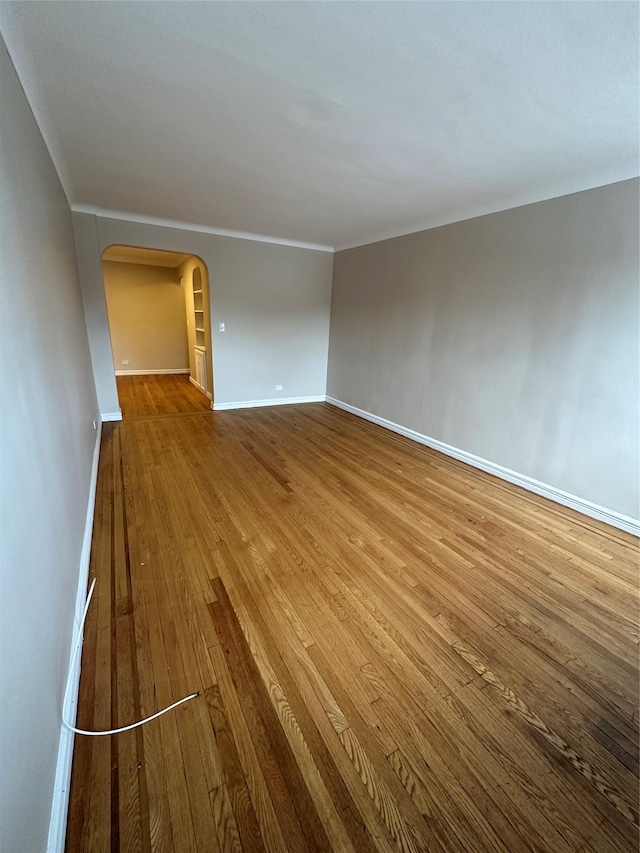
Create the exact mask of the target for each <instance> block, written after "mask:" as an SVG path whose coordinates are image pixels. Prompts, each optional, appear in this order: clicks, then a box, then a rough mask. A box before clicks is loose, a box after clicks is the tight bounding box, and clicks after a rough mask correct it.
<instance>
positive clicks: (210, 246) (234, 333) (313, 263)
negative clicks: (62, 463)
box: [73, 212, 333, 412]
mask: <svg viewBox="0 0 640 853" xmlns="http://www.w3.org/2000/svg"><path fill="white" fill-rule="evenodd" d="M73 220H74V228H75V232H76V244H77V247H78V263H79V268H80V279H81V283H82V287H83V292H84V295H85V305H87V306H89V309H90V310H89V311H88V316H87V329H88V332H89V341H90V344H91V352H92V359H93V366H94V375H95V377H96V388H97V389H98V394H99V399H100V407H101V411H102V412H112V411H117V410H118V408H119V407H118V396H117V389H116V385H115V379H114V377H113V363H112V358H111V345H110V342H109V333H108V325H107V321H106V308H105V300H104V288H103V284H102V271H101V269H100V263H99V259H100V256H101V254H102V252H103V251H104V250H105V249H106V248H107V247H108V246H112V245H124V246H142V247H146V248H151V249H165V250H169V251H174V252H184V253H185V254H190V255H191V254H193V255H196V256H197V257H199V258H202V260H203V261H204V263H205V264H206V266H207V269H208V270H209V287H210V294H211V320H212V336H211V340H212V356H213V365H214V381H215V401H216V405H218V404H229V403H237V402H245V401H247V402H249V401H255V400H265V399H266V400H272V399H277V398H300V397H309V396H322V395H324V393H325V390H326V381H327V353H328V346H329V311H330V301H331V272H332V265H333V255H332V254H331V253H328V252H320V251H315V250H312V249H299V248H294V247H291V246H280V245H274V244H272V243H261V242H257V241H253V240H243V239H237V238H234V237H222V236H218V235H215V234H205V233H203V232H199V231H187V230H185V229H181V228H170V227H166V226H159V225H147V224H141V223H137V222H131V221H126V220H121V219H111V218H107V217H103V216H97V217H96V216H94V215H93V214H89V213H79V212H77V213H74V214H73ZM96 259H97V261H96ZM219 322H224V323H225V324H226V331H224V332H219V331H218V323H219ZM276 385H282V386H283V389H282V391H276V390H275V386H276Z"/></svg>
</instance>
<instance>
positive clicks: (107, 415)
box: [100, 409, 122, 424]
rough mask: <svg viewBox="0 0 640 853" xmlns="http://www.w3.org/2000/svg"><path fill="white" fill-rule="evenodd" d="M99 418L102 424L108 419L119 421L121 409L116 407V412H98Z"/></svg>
mask: <svg viewBox="0 0 640 853" xmlns="http://www.w3.org/2000/svg"><path fill="white" fill-rule="evenodd" d="M100 420H101V421H102V423H103V424H105V423H108V422H109V421H121V420H122V411H121V410H120V409H118V411H117V412H100Z"/></svg>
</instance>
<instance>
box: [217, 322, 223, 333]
mask: <svg viewBox="0 0 640 853" xmlns="http://www.w3.org/2000/svg"><path fill="white" fill-rule="evenodd" d="M218 331H219V332H224V323H218Z"/></svg>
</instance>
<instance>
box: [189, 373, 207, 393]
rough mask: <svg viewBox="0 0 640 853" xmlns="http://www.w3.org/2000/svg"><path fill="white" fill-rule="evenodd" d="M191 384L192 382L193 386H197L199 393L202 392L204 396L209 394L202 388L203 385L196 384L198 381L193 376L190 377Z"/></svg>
mask: <svg viewBox="0 0 640 853" xmlns="http://www.w3.org/2000/svg"><path fill="white" fill-rule="evenodd" d="M189 382H190V383H191V384H192V385H195V387H196V388H197V389H198V391H202V393H203V394H206V393H207V392H206V391H205V390H204V388H203V387H202V385H198V383H197V382H196V380H195V379H194V378H193V376H190V377H189Z"/></svg>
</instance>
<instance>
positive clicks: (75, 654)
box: [62, 578, 200, 736]
mask: <svg viewBox="0 0 640 853" xmlns="http://www.w3.org/2000/svg"><path fill="white" fill-rule="evenodd" d="M95 585H96V580H95V578H94V579H93V582H92V583H91V588H90V589H89V595H88V596H87V600H86V602H85V605H84V610H83V611H82V619H81V620H80V630H79V631H78V637H77V639H76V645H75V648H74V650H73V655H72V657H71V665H70V666H69V675H68V676H67V686H66V687H65V689H64V699H63V700H62V722H63V723H64V725H65V726H66V727H67V728H68V729H71V731H72V732H75V733H76V734H77V735H93V736H99V735H117V734H120V732H128V731H129V729H136V728H137V727H138V726H143V725H144V724H145V723H149V722H151V720H155V719H156V717H161V716H162V715H163V714H166V713H167V711H171V710H173V708H177V707H178V705H182V703H183V702H188V701H189V699H195V698H196V696H199V695H200V694H199V693H192V694H191V695H190V696H185V697H184V699H180V700H179V701H178V702H174V703H173V705H169V706H168V707H167V708H164V709H163V710H162V711H158V712H157V713H156V714H152V715H151V716H150V717H145V719H144V720H138V722H137V723H131V725H129V726H123V727H122V728H120V729H108V730H106V731H103V732H90V731H87V730H86V729H77V728H76V727H75V726H72V725H71V723H70V722H69V721H68V720H67V719H65V716H64V715H65V709H66V707H67V698H68V693H69V686H70V684H71V673H72V672H73V669H74V667H75V665H76V659H77V657H78V652H79V650H80V644H81V642H82V635H83V633H84V623H85V622H86V620H87V612H88V610H89V604H90V603H91V596H92V595H93V590H94V587H95Z"/></svg>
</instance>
